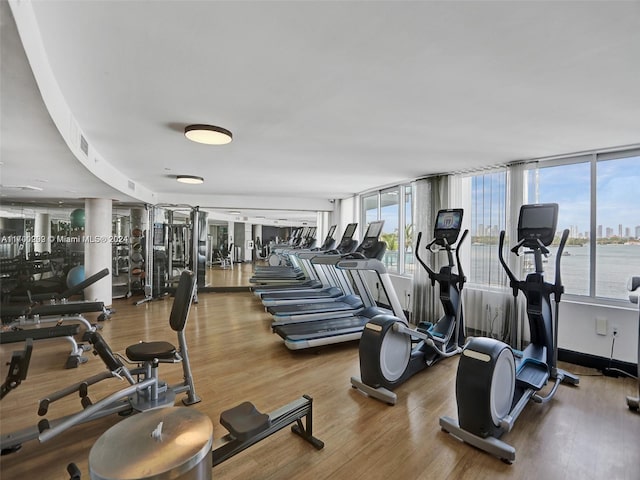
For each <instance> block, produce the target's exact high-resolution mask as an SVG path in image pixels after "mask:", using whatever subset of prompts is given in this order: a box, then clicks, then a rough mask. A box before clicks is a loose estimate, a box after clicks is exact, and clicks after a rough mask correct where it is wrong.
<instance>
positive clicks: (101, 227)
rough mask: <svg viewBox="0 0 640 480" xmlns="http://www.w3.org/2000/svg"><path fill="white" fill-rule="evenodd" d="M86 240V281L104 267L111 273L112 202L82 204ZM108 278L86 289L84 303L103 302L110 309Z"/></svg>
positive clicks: (86, 202)
mask: <svg viewBox="0 0 640 480" xmlns="http://www.w3.org/2000/svg"><path fill="white" fill-rule="evenodd" d="M84 210H85V231H84V234H85V238H84V242H85V244H84V271H85V278H89V277H90V276H91V275H93V274H95V273H98V272H99V271H100V270H102V269H103V268H108V269H109V272H111V267H112V266H111V263H112V262H111V259H112V248H111V237H112V235H113V233H112V231H111V230H112V226H111V214H112V203H111V199H105V198H87V199H85V202H84ZM111 284H112V281H111V275H107V276H106V277H104V278H102V279H101V280H100V281H98V282H96V283H94V284H93V285H90V286H89V287H87V288H86V289H85V292H84V293H85V298H86V299H87V300H92V301H98V302H104V304H105V305H107V306H110V305H111V302H112V297H111V296H112V290H111V288H112V287H111Z"/></svg>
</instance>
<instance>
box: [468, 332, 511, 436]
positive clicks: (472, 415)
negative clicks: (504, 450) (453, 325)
mask: <svg viewBox="0 0 640 480" xmlns="http://www.w3.org/2000/svg"><path fill="white" fill-rule="evenodd" d="M515 383H516V368H515V358H514V356H513V351H512V350H511V348H510V347H509V346H508V345H507V344H506V343H503V342H501V341H499V340H495V339H493V338H484V337H476V338H473V339H472V340H471V341H470V342H469V343H468V344H467V346H466V347H465V349H464V350H463V351H462V355H461V356H460V362H459V363H458V374H457V376H456V400H457V403H458V419H459V423H460V427H462V428H463V429H464V430H467V431H468V432H471V433H473V434H474V435H477V436H479V437H482V438H486V437H488V436H493V437H496V438H498V437H499V436H500V435H501V434H502V433H503V431H502V428H501V427H500V421H501V420H502V419H503V418H504V417H505V416H506V415H508V414H509V412H510V411H511V407H512V403H513V396H514V393H515Z"/></svg>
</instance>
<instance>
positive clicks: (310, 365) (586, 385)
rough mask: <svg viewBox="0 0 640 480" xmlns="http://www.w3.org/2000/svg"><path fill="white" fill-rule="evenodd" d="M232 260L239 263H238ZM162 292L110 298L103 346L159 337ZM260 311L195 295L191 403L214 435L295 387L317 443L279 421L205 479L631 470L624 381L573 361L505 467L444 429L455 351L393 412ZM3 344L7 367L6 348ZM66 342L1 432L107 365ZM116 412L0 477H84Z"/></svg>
mask: <svg viewBox="0 0 640 480" xmlns="http://www.w3.org/2000/svg"><path fill="white" fill-rule="evenodd" d="M239 267H241V268H239ZM250 270H251V265H249V264H246V265H242V266H236V268H234V270H221V269H219V268H213V269H210V271H209V272H208V275H209V278H208V282H209V283H211V284H213V285H218V286H221V285H225V284H226V285H237V284H245V283H246V279H247V278H248V276H249V275H250ZM171 304H172V299H170V298H166V299H164V300H160V301H154V302H150V303H146V304H143V305H140V306H133V305H132V299H129V300H117V301H114V308H115V309H116V310H117V313H116V314H115V315H114V316H113V318H112V319H111V320H109V321H107V322H104V324H103V325H104V329H103V330H102V334H103V336H104V337H105V339H106V340H107V341H108V342H109V344H110V345H111V347H112V348H113V350H115V351H124V349H125V348H126V347H127V346H128V345H130V344H132V343H136V342H137V341H139V340H142V339H145V340H152V339H159V340H169V341H172V342H175V334H174V333H173V332H172V331H171V330H170V329H169V326H168V316H169V311H170V307H171ZM270 323H271V317H270V315H268V314H267V313H265V312H264V310H263V308H262V305H261V304H260V302H259V301H258V299H257V298H256V297H254V296H253V295H252V294H250V293H248V292H236V293H206V294H200V295H199V303H198V304H197V305H194V306H193V308H192V310H191V315H190V318H189V323H188V325H187V340H188V343H189V352H190V357H191V361H192V365H193V371H194V377H195V382H196V390H197V393H198V394H199V395H200V396H201V397H202V402H201V403H199V404H197V405H193V406H191V407H184V408H194V409H197V410H199V411H201V412H203V413H205V414H206V415H208V416H210V418H211V419H212V420H213V422H214V436H215V437H216V438H219V437H221V436H222V435H224V434H225V433H226V432H225V430H224V428H223V427H222V426H220V425H219V424H218V418H219V416H220V413H221V412H222V411H223V410H226V409H228V408H230V407H233V406H235V405H237V404H238V403H240V402H242V401H244V400H250V401H252V402H253V403H254V404H255V405H256V406H257V407H258V408H259V409H260V410H262V411H263V412H269V411H271V410H274V409H275V408H278V407H280V406H282V405H284V404H286V403H288V402H290V401H292V400H294V399H296V398H298V397H299V396H301V395H302V394H308V395H311V396H312V397H313V398H314V434H315V435H316V436H317V437H318V438H320V439H321V440H323V441H324V442H325V445H326V446H325V448H324V449H323V450H320V451H317V450H315V449H314V448H312V447H311V445H309V444H308V443H306V442H304V441H302V440H301V439H300V438H299V437H297V436H296V435H293V434H292V433H291V432H290V431H289V429H288V428H287V429H284V430H282V431H280V432H279V433H277V434H275V435H273V436H272V437H269V438H267V439H266V440H264V441H263V442H261V443H259V444H257V445H255V446H253V447H251V448H250V449H249V450H246V451H245V452H243V453H241V454H239V455H237V456H236V457H234V458H232V459H231V460H229V461H227V462H225V463H223V464H221V465H219V466H217V467H215V468H214V471H213V475H214V478H216V479H243V480H246V479H269V480H276V479H294V478H295V479H349V480H355V479H400V478H402V479H436V478H437V479H483V478H486V479H500V478H510V479H513V478H515V479H534V478H544V479H564V478H575V479H581V480H583V479H608V480H614V479H629V480H637V479H638V478H640V415H638V414H636V413H633V412H631V411H629V410H628V409H627V408H626V403H625V395H628V394H632V393H634V388H635V384H634V382H632V381H631V380H630V379H621V378H620V379H615V378H606V377H602V376H599V375H597V372H595V371H591V370H588V369H584V368H581V367H577V366H574V365H570V364H563V365H562V366H563V367H564V368H566V369H568V370H569V371H572V372H574V373H578V374H581V375H582V377H581V380H580V386H579V387H565V386H562V387H560V390H559V391H558V394H557V395H556V397H555V399H554V400H552V401H551V402H550V403H548V404H546V405H537V404H531V405H529V406H528V407H527V409H526V410H525V411H524V413H523V414H522V415H521V417H520V418H519V420H518V422H517V423H516V426H515V429H514V431H512V432H510V433H509V434H506V435H505V436H504V438H503V439H504V440H505V441H507V442H508V443H511V444H512V445H514V446H515V448H516V461H515V463H514V464H513V465H506V464H504V463H502V462H501V461H500V460H498V459H496V458H494V457H491V456H489V455H488V454H486V453H483V452H480V451H478V450H475V449H474V448H472V447H470V446H468V445H466V444H463V443H461V442H460V441H458V440H456V439H455V438H453V437H452V436H450V435H447V434H445V433H443V432H442V431H441V430H440V428H439V425H438V418H439V417H440V416H442V415H448V416H453V417H457V413H456V402H455V373H456V367H457V363H458V359H457V358H452V359H448V360H445V361H442V362H441V363H439V364H436V365H435V366H434V367H432V368H430V369H427V370H425V371H423V372H421V373H419V374H417V375H416V376H415V377H413V378H412V379H410V380H409V381H408V382H407V383H405V384H404V385H402V386H401V387H400V388H398V389H397V394H398V404H397V405H395V406H393V407H391V406H387V405H385V404H382V403H380V402H377V401H375V400H372V399H369V398H367V397H365V396H364V395H362V394H360V393H358V392H357V391H356V390H354V389H352V388H350V383H349V378H350V377H351V376H352V375H358V374H359V365H358V347H357V343H356V342H352V343H348V344H341V345H336V346H332V347H325V348H322V349H319V350H313V351H300V352H292V351H289V350H287V349H286V348H285V346H284V344H283V342H282V340H281V339H280V337H278V336H277V335H274V334H272V333H271V330H270ZM11 347H12V346H11V345H3V346H2V349H1V356H0V357H1V358H0V359H1V360H2V379H3V380H4V377H5V375H6V366H5V362H6V361H8V360H9V358H10V352H11V350H13V349H17V348H18V347H17V346H16V347H15V348H11ZM67 353H68V347H67V344H66V343H63V342H51V341H50V342H40V343H37V344H36V346H35V348H34V352H33V358H32V363H31V367H30V370H29V375H28V378H27V379H26V381H24V382H23V384H22V385H21V386H20V387H19V388H18V389H16V390H14V391H12V392H11V393H10V394H9V395H8V396H7V397H5V399H4V400H3V401H2V402H1V403H0V421H1V423H0V429H1V430H2V432H3V433H6V432H11V431H13V430H16V429H18V428H22V427H25V426H28V425H32V424H35V423H36V422H37V421H38V420H39V417H38V416H37V414H36V412H37V405H38V400H39V399H40V398H42V397H43V396H45V395H46V394H47V393H48V392H52V391H55V390H57V389H59V388H61V387H63V386H65V385H69V384H71V383H74V382H77V381H79V380H81V379H82V378H86V377H89V376H91V375H94V374H96V373H98V372H101V371H103V369H104V368H105V367H104V366H103V364H102V363H101V362H100V360H99V358H97V357H94V356H93V355H91V354H90V353H89V354H88V356H89V357H90V358H89V361H88V363H86V364H84V365H81V366H80V367H79V368H77V369H74V370H64V369H63V363H64V359H65V356H66V354H67ZM160 375H161V377H162V378H164V379H167V380H169V381H170V382H176V381H179V380H180V378H181V370H180V367H179V366H174V365H161V368H160ZM123 386H124V382H120V381H118V380H116V379H110V380H106V381H104V382H102V385H97V386H93V387H90V389H89V392H90V396H91V397H92V398H94V399H99V398H101V397H102V396H104V395H107V394H109V393H112V392H114V391H116V390H117V389H119V388H122V387H123ZM79 409H80V402H79V399H78V398H77V397H76V396H72V397H69V398H67V399H65V400H63V401H60V402H56V403H54V404H53V405H52V406H51V407H50V415H51V417H52V418H55V417H58V416H61V415H65V414H68V413H73V412H75V411H78V410H79ZM118 421H123V420H122V418H120V417H118V416H112V417H107V418H103V419H100V420H97V421H94V422H91V423H88V424H85V425H81V426H78V427H75V428H73V429H72V430H69V431H67V432H65V433H64V434H62V435H60V436H59V437H56V438H54V439H52V440H50V441H49V442H46V443H44V444H39V443H38V442H37V441H33V442H30V443H27V444H25V445H24V446H23V448H22V449H21V450H20V451H19V452H17V453H14V454H11V455H7V456H3V457H0V478H1V479H2V480H11V479H47V480H49V479H66V478H68V476H67V475H66V471H65V468H66V465H67V464H68V463H69V462H76V463H77V464H78V466H79V467H80V468H81V469H82V471H83V478H85V479H88V478H89V474H88V456H89V451H90V449H91V446H92V445H93V443H94V442H95V441H96V439H97V438H98V437H99V436H100V435H101V433H102V432H104V431H105V430H107V429H108V428H109V427H110V426H111V425H114V424H115V423H116V422H118Z"/></svg>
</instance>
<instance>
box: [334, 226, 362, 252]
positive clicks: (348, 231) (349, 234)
mask: <svg viewBox="0 0 640 480" xmlns="http://www.w3.org/2000/svg"><path fill="white" fill-rule="evenodd" d="M356 228H358V224H357V223H350V224H349V225H347V228H345V229H344V233H343V234H342V239H341V240H340V244H339V245H338V246H337V247H336V249H337V250H341V249H342V248H345V247H348V246H349V245H350V244H351V240H353V234H354V233H356Z"/></svg>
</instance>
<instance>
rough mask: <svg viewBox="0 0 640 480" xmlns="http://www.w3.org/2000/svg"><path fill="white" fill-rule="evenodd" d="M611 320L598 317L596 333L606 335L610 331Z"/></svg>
mask: <svg viewBox="0 0 640 480" xmlns="http://www.w3.org/2000/svg"><path fill="white" fill-rule="evenodd" d="M608 327H609V322H608V321H607V319H606V318H603V317H596V333H597V334H598V335H603V336H604V335H606V334H607V333H608Z"/></svg>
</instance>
